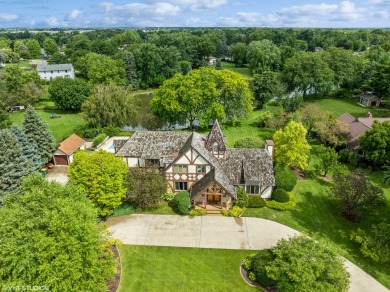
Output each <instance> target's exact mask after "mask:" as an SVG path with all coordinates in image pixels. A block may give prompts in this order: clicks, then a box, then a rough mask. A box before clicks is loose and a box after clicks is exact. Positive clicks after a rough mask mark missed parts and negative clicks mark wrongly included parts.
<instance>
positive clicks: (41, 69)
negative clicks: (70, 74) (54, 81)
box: [37, 64, 73, 72]
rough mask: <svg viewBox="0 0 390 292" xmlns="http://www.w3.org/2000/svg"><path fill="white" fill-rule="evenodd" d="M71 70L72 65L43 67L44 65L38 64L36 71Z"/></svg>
mask: <svg viewBox="0 0 390 292" xmlns="http://www.w3.org/2000/svg"><path fill="white" fill-rule="evenodd" d="M72 69H73V66H72V64H53V65H44V64H38V66H37V71H38V72H43V71H65V70H69V71H71V70H72Z"/></svg>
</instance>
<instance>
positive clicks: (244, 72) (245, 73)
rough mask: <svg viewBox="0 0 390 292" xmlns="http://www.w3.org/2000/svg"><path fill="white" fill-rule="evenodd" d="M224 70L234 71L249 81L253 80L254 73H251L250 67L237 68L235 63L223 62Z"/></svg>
mask: <svg viewBox="0 0 390 292" xmlns="http://www.w3.org/2000/svg"><path fill="white" fill-rule="evenodd" d="M222 69H229V70H232V71H234V72H237V73H240V74H241V75H243V76H244V77H245V78H247V79H250V80H251V79H253V77H252V73H251V72H250V71H249V68H248V66H245V67H236V65H234V63H230V62H226V61H222Z"/></svg>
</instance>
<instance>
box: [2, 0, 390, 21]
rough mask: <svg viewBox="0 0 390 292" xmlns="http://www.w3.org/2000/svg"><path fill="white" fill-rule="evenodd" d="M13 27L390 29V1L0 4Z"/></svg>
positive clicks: (53, 0) (12, 0) (56, 0)
mask: <svg viewBox="0 0 390 292" xmlns="http://www.w3.org/2000/svg"><path fill="white" fill-rule="evenodd" d="M17 27H23V28H26V27H27V28H50V27H69V28H71V27H324V28H334V27H351V28H354V27H390V0H366V1H359V0H356V1H332V0H323V1H314V0H306V1H301V0H289V1H286V0H285V1H278V0H271V1H269V0H267V1H265V0H257V1H256V0H144V1H142V0H135V1H131V0H120V1H92V0H77V1H76V0H62V1H61V0H0V28H17Z"/></svg>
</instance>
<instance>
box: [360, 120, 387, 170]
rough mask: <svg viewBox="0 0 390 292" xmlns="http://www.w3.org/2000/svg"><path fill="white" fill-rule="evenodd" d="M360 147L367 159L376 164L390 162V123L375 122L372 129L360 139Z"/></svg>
mask: <svg viewBox="0 0 390 292" xmlns="http://www.w3.org/2000/svg"><path fill="white" fill-rule="evenodd" d="M360 147H361V148H362V150H363V151H364V153H365V155H366V158H367V159H368V160H370V161H372V162H374V163H376V164H384V163H387V162H389V161H390V122H389V121H386V122H383V123H379V122H377V121H375V122H374V124H373V125H372V128H371V129H370V130H368V131H366V132H365V133H364V134H363V135H362V136H361V137H360Z"/></svg>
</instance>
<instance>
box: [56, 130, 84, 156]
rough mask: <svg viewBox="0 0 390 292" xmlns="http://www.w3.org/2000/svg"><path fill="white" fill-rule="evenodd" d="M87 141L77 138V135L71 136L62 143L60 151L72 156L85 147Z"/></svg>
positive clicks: (59, 147)
mask: <svg viewBox="0 0 390 292" xmlns="http://www.w3.org/2000/svg"><path fill="white" fill-rule="evenodd" d="M84 143H85V140H84V139H82V138H80V137H79V136H77V135H76V134H72V135H70V136H69V137H68V138H67V139H65V140H64V141H62V142H61V143H60V146H58V150H60V151H62V152H63V153H65V154H67V155H72V154H73V153H74V152H75V151H76V150H78V149H79V148H80V147H81V146H83V145H84Z"/></svg>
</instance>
